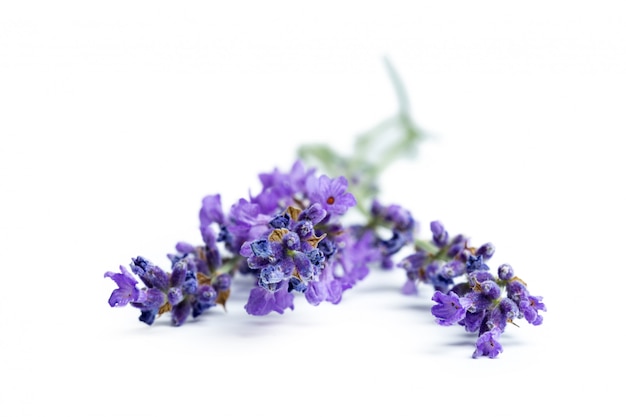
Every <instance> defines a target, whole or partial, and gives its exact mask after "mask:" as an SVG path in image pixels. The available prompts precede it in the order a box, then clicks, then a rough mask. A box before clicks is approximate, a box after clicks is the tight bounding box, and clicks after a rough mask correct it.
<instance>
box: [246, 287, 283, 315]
mask: <svg viewBox="0 0 626 417" xmlns="http://www.w3.org/2000/svg"><path fill="white" fill-rule="evenodd" d="M288 308H290V309H292V310H293V294H292V293H290V292H288V285H283V286H282V287H281V288H279V289H278V290H277V291H267V290H266V289H265V288H262V287H255V288H253V289H252V290H251V291H250V295H249V296H248V302H247V303H246V305H245V306H244V309H245V310H246V312H247V313H248V314H251V315H253V316H264V315H266V314H269V313H271V312H272V311H275V312H277V313H279V314H283V312H284V311H285V310H286V309H288Z"/></svg>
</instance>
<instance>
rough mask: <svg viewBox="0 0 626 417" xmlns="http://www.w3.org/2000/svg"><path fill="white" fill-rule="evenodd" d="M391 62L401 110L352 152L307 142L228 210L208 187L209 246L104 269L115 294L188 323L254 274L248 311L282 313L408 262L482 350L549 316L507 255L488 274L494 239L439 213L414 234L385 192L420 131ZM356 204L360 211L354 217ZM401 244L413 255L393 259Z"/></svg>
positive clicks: (412, 289)
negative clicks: (459, 228) (162, 260)
mask: <svg viewBox="0 0 626 417" xmlns="http://www.w3.org/2000/svg"><path fill="white" fill-rule="evenodd" d="M386 63H387V69H388V70H389V74H390V76H391V79H392V81H393V83H394V86H395V89H396V93H397V95H398V98H399V103H400V107H399V111H398V113H397V114H396V115H395V116H393V117H392V118H390V119H389V120H386V121H384V122H383V123H381V124H380V125H379V126H377V127H375V128H374V129H372V130H371V131H369V132H368V133H366V134H365V135H363V136H361V137H359V138H358V140H357V141H356V143H355V148H354V151H353V152H352V154H351V155H350V156H347V157H346V156H343V155H340V154H338V153H337V152H335V150H333V149H332V148H331V147H329V146H327V145H324V144H322V145H308V146H304V147H301V148H300V149H299V151H298V158H297V159H296V161H295V162H294V163H293V165H292V166H291V169H290V170H289V171H287V172H282V171H280V170H279V169H277V168H276V169H274V170H273V171H272V172H267V173H261V174H260V175H259V180H260V182H261V185H262V189H261V191H260V192H259V193H258V194H256V195H250V196H249V197H247V198H240V199H239V200H238V201H236V202H234V203H233V204H231V206H230V208H229V209H228V211H226V212H225V211H224V208H223V206H222V201H221V196H220V194H212V195H208V196H206V197H205V198H204V199H203V200H202V205H201V209H200V212H199V223H200V235H201V238H202V244H200V245H194V244H191V243H187V242H179V243H178V244H176V246H175V249H176V251H175V253H172V254H169V255H167V257H168V259H169V260H170V268H169V269H170V270H169V271H165V270H163V269H161V268H160V267H158V266H156V265H155V264H154V263H152V262H151V261H149V260H147V259H145V258H143V257H141V256H138V257H136V258H132V259H131V263H130V265H129V266H130V271H129V270H128V269H127V268H126V267H124V266H123V265H122V266H120V268H119V269H120V272H107V273H105V277H107V278H110V279H112V280H113V281H114V282H115V283H116V284H117V286H118V288H116V289H114V290H113V292H112V294H111V296H110V298H109V304H110V305H111V306H112V307H121V306H126V305H130V306H132V307H135V308H138V309H139V310H140V314H139V320H140V321H142V322H144V323H146V324H148V325H151V324H152V323H154V321H155V319H156V318H157V317H159V316H161V315H163V314H164V313H170V314H171V321H172V324H174V325H175V326H180V325H182V324H183V323H185V322H186V321H187V320H188V319H189V317H190V316H191V317H192V318H195V317H198V316H199V315H201V314H203V313H204V312H205V311H207V310H209V309H210V308H211V307H215V306H217V305H222V306H223V307H225V305H226V301H227V300H228V298H229V295H230V292H231V283H232V280H233V279H235V277H239V276H241V277H245V276H249V277H252V279H253V280H254V285H253V286H252V288H251V290H250V292H249V294H248V300H247V302H246V304H245V306H244V308H245V310H246V312H247V313H248V314H251V315H256V316H262V315H267V314H270V313H272V312H276V313H279V314H282V313H284V311H285V310H287V309H292V310H293V309H294V299H295V297H296V295H298V294H300V295H301V296H302V297H303V298H304V299H305V300H306V302H308V303H309V304H312V305H318V304H320V303H322V302H330V303H333V304H337V303H339V302H340V301H341V300H342V297H343V293H344V292H345V291H346V290H348V289H351V288H353V287H354V286H355V285H356V284H357V283H358V282H359V281H361V280H363V279H364V278H365V277H367V276H368V274H369V272H370V270H371V269H372V268H374V267H376V268H379V269H382V270H390V269H394V268H402V269H404V270H405V271H406V275H407V281H406V283H405V285H404V286H403V287H402V293H404V294H407V295H409V294H417V292H418V284H420V283H422V284H427V285H432V286H433V288H434V290H435V293H434V296H433V298H432V300H433V301H434V302H435V304H434V305H433V307H432V314H433V316H434V317H435V320H436V321H437V323H439V324H440V325H444V326H449V325H452V324H459V325H462V326H464V327H465V329H466V330H467V331H469V332H477V333H478V340H477V342H476V350H475V352H474V355H473V356H474V357H480V356H488V357H490V358H494V357H496V356H497V355H498V354H499V353H501V351H502V346H501V345H500V343H499V342H498V339H499V336H500V335H501V334H502V332H503V331H504V328H505V326H506V324H507V323H513V320H514V319H517V318H525V319H526V320H528V322H529V323H531V324H533V325H538V324H541V322H542V317H541V316H540V315H539V311H545V305H544V304H543V303H542V298H541V297H536V296H532V295H530V294H529V293H528V290H527V287H526V284H525V283H524V281H522V280H521V279H519V278H517V277H515V276H514V275H513V270H512V268H511V267H510V266H509V265H506V264H504V265H501V266H500V267H499V268H498V273H497V275H496V276H494V275H492V274H491V273H490V272H489V266H487V261H488V260H489V259H490V258H491V257H492V256H493V254H494V247H493V245H492V244H490V243H487V244H484V245H482V246H480V247H478V248H476V247H471V246H470V245H469V241H468V239H467V238H465V237H464V236H462V235H457V236H454V237H452V238H450V237H449V235H448V232H447V231H446V230H445V228H444V227H443V225H442V224H441V223H440V222H438V221H435V222H432V223H431V224H430V227H431V231H432V239H430V240H428V241H424V240H419V239H416V236H415V234H416V230H418V223H417V221H416V220H415V219H414V217H413V215H412V214H411V212H410V211H409V210H407V209H406V208H404V207H402V206H400V205H398V204H390V205H385V204H382V203H381V202H380V201H379V200H378V191H379V189H380V187H379V184H378V182H377V181H378V179H379V178H380V176H381V174H382V173H383V171H384V170H385V168H387V167H388V166H389V165H390V164H391V163H393V162H394V161H396V160H397V159H398V158H399V157H400V156H402V155H412V154H413V153H414V151H415V149H416V147H417V145H418V143H419V142H420V140H421V139H423V137H424V135H423V133H422V132H421V131H420V130H419V129H418V128H417V126H416V125H415V123H414V122H413V120H412V119H411V117H410V112H409V108H408V101H407V100H406V97H405V94H404V89H403V88H402V85H401V83H400V80H399V78H398V76H397V74H396V73H395V71H394V70H393V68H392V67H391V66H390V65H389V62H388V61H386ZM307 163H308V165H307ZM311 166H313V167H311ZM318 169H319V170H320V171H322V172H318ZM353 208H355V209H356V210H357V211H358V212H359V213H360V214H361V216H360V217H359V220H358V221H356V222H355V221H352V222H348V220H347V217H346V214H347V213H348V212H349V211H351V209H353ZM404 248H410V249H411V250H412V253H411V254H410V255H408V256H405V257H404V258H403V259H401V260H400V261H399V262H398V261H396V260H394V257H395V256H397V254H398V253H399V252H400V251H401V250H402V249H404ZM140 281H141V282H142V283H143V286H142V287H139V282H140Z"/></svg>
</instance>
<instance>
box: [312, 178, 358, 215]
mask: <svg viewBox="0 0 626 417" xmlns="http://www.w3.org/2000/svg"><path fill="white" fill-rule="evenodd" d="M306 188H307V191H308V196H309V200H310V201H311V203H319V204H321V206H322V207H323V208H324V210H326V212H327V213H328V214H330V215H333V214H336V215H341V214H344V213H345V212H346V211H348V209H349V208H350V207H353V206H355V205H356V199H355V198H354V196H353V195H352V194H350V193H349V192H347V189H348V180H347V179H346V178H345V177H343V176H341V177H338V178H333V179H331V178H329V177H328V176H327V175H321V176H320V177H319V178H315V177H309V178H308V179H307V183H306Z"/></svg>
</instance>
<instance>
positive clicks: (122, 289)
mask: <svg viewBox="0 0 626 417" xmlns="http://www.w3.org/2000/svg"><path fill="white" fill-rule="evenodd" d="M104 276H105V278H111V279H112V280H113V281H114V282H115V283H116V284H117V286H118V288H117V289H115V290H113V292H112V293H111V297H110V298H109V305H110V306H111V307H123V306H125V305H127V304H128V303H130V302H132V301H135V300H137V298H138V297H139V290H138V289H137V280H136V279H135V278H134V277H133V276H132V275H131V274H130V272H129V271H128V270H127V269H126V268H124V267H123V266H122V265H120V273H115V272H107V273H105V274H104Z"/></svg>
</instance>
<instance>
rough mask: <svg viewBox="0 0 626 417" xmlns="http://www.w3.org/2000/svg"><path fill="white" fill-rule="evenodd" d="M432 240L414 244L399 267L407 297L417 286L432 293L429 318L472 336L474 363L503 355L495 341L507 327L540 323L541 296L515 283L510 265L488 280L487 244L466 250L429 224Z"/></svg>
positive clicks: (458, 239)
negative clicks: (429, 287)
mask: <svg viewBox="0 0 626 417" xmlns="http://www.w3.org/2000/svg"><path fill="white" fill-rule="evenodd" d="M430 229H431V232H432V239H431V240H430V241H427V242H423V241H417V242H416V243H415V246H414V252H413V253H412V254H410V255H408V256H407V257H405V258H404V259H402V261H401V262H400V263H399V264H398V266H399V267H401V268H403V269H404V270H405V271H406V274H407V283H406V284H405V286H404V288H403V292H404V293H406V294H414V293H417V284H418V283H424V284H430V285H432V286H433V288H434V289H435V292H434V294H433V296H432V300H433V301H434V302H435V305H433V306H432V308H431V312H432V314H433V316H434V317H435V319H436V321H437V323H438V324H440V325H442V326H450V325H453V324H458V325H461V326H463V327H464V328H465V330H466V331H468V332H471V333H477V335H478V339H477V341H476V349H475V351H474V354H473V355H472V356H473V357H474V358H477V357H480V356H488V357H490V358H495V357H496V356H498V355H499V354H500V353H501V352H502V345H501V344H500V342H499V338H500V335H501V334H502V333H503V332H504V330H505V328H506V326H507V324H509V323H511V324H514V325H515V322H514V320H516V319H525V320H526V321H528V323H530V324H532V325H535V326H537V325H540V324H541V323H542V322H543V317H542V316H541V315H540V312H541V311H546V306H545V304H544V303H543V302H542V300H543V298H542V297H540V296H534V295H531V294H530V293H529V291H528V288H527V285H526V283H525V282H524V281H523V280H522V279H520V278H519V277H516V276H515V275H514V273H513V268H512V267H511V266H510V265H509V264H502V265H500V266H499V267H498V268H497V274H495V275H494V274H492V273H491V271H490V267H489V266H488V264H487V262H488V261H489V260H490V259H491V258H492V256H493V255H494V253H495V247H494V246H493V245H492V244H491V243H485V244H483V245H481V246H479V247H472V246H470V245H469V240H468V239H467V238H466V237H464V236H463V235H456V236H454V237H453V238H451V239H450V238H449V234H448V232H447V230H446V229H445V228H444V226H443V224H442V223H441V222H439V221H434V222H432V223H431V224H430Z"/></svg>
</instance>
